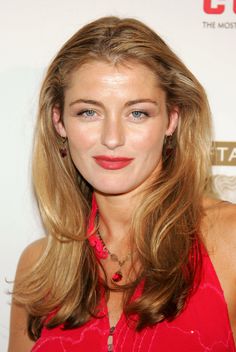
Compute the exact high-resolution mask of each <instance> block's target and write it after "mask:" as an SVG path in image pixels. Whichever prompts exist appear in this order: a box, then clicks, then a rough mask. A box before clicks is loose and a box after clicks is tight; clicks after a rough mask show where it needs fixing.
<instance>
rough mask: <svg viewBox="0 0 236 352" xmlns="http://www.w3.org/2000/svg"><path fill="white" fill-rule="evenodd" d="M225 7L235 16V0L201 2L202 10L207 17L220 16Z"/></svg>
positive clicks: (207, 0) (205, 0)
mask: <svg viewBox="0 0 236 352" xmlns="http://www.w3.org/2000/svg"><path fill="white" fill-rule="evenodd" d="M226 7H228V8H231V9H232V11H233V12H234V13H235V14H236V0H203V10H204V12H205V13H207V14H209V15H221V14H222V13H224V12H225V9H226Z"/></svg>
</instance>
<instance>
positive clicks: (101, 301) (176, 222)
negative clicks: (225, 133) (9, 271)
mask: <svg viewBox="0 0 236 352" xmlns="http://www.w3.org/2000/svg"><path fill="white" fill-rule="evenodd" d="M210 147H211V121H210V112H209V108H208V103H207V98H206V95H205V92H204V90H203V88H202V86H201V85H200V84H199V82H198V81H197V80H196V78H195V77H194V76H193V75H192V74H191V73H190V72H189V70H188V69H187V68H186V67H185V66H184V64H183V63H182V62H181V61H180V60H179V58H178V57H177V56H176V55H175V54H174V53H173V52H172V51H171V49H170V48H169V47H168V46H167V45H166V44H165V43H164V42H163V40H162V39H161V38H160V37H159V36H158V35H157V34H155V33H154V32H153V31H152V30H151V29H149V28H148V27H146V26H145V25H144V24H142V23H141V22H139V21H136V20H133V19H119V18H116V17H105V18H101V19H99V20H97V21H94V22H92V23H90V24H88V25H86V26H85V27H83V28H82V29H81V30H80V31H78V32H77V33H76V34H75V35H74V36H73V37H72V38H71V39H70V40H69V41H68V42H67V43H66V44H65V45H64V46H63V48H62V49H61V50H60V52H59V53H58V55H57V56H56V57H55V59H54V60H53V62H52V64H51V65H50V67H49V69H48V72H47V75H46V78H45V80H44V83H43V86H42V90H41V95H40V103H39V117H38V124H37V129H36V136H35V149H34V163H33V179H34V186H35V192H36V196H37V199H38V204H39V208H40V211H41V215H42V219H43V222H44V225H45V229H46V233H47V237H46V238H44V239H41V240H39V241H37V242H36V243H33V244H31V245H30V246H29V247H28V248H27V249H26V250H25V251H24V253H23V254H22V256H21V259H20V262H19V265H18V270H17V274H16V280H15V288H14V300H13V305H12V313H11V333H10V343H9V352H12V351H18V352H23V351H24V352H26V351H31V350H32V351H34V352H36V351H37V352H38V351H116V352H118V351H146V350H147V351H150V352H153V351H157V350H158V351H160V352H163V351H181V352H183V351H235V344H234V338H236V299H235V297H236V286H235V280H236V259H235V255H234V251H235V247H236V219H235V218H236V217H235V214H236V209H235V206H234V205H232V204H229V203H226V202H222V201H219V200H217V199H214V198H211V197H210V196H209V194H210V193H211V182H210V180H211V175H210ZM223 292H224V293H223ZM233 336H234V337H233Z"/></svg>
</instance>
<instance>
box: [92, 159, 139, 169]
mask: <svg viewBox="0 0 236 352" xmlns="http://www.w3.org/2000/svg"><path fill="white" fill-rule="evenodd" d="M93 158H94V159H95V161H96V163H97V164H98V165H99V166H101V167H102V168H103V169H107V170H118V169H123V168H124V167H126V166H127V165H129V164H130V163H131V162H132V160H133V158H125V157H122V156H121V157H120V156H119V157H118V156H117V157H114V156H108V155H96V156H94V157H93Z"/></svg>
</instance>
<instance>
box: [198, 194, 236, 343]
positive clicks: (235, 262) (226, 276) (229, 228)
mask: <svg viewBox="0 0 236 352" xmlns="http://www.w3.org/2000/svg"><path fill="white" fill-rule="evenodd" d="M203 208H204V218H203V223H202V241H203V242H204V245H205V247H206V249H207V251H208V254H209V257H210V258H211V261H212V264H213V266H214V268H215V271H216V274H217V276H218V279H219V281H220V283H221V287H222V289H223V292H224V297H225V300H226V303H227V307H228V313H229V318H230V323H231V327H232V331H233V333H234V337H235V339H236V300H235V297H236V286H235V282H236V255H235V253H236V204H232V203H229V202H224V201H220V200H214V199H207V200H205V201H204V203H203Z"/></svg>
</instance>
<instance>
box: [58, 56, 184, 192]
mask: <svg viewBox="0 0 236 352" xmlns="http://www.w3.org/2000/svg"><path fill="white" fill-rule="evenodd" d="M61 120H63V123H62V122H61ZM177 120H178V112H177V109H173V111H172V112H171V113H170V114H169V116H168V113H167V109H166V99H165V93H164V91H163V90H162V89H161V88H160V87H159V86H158V83H157V79H156V77H155V76H154V74H153V73H152V71H151V70H150V69H148V68H147V67H146V66H144V65H142V64H139V63H133V62H129V63H128V64H126V65H118V66H114V65H112V64H109V63H105V62H102V61H92V62H89V63H87V64H84V65H83V66H81V67H80V68H79V69H78V70H77V71H75V72H74V73H73V74H72V76H71V81H70V86H69V87H68V88H67V90H66V91H65V104H64V112H63V116H62V119H60V112H59V110H58V109H57V108H54V110H53V122H54V125H55V128H56V130H57V132H58V133H59V134H60V135H61V136H63V137H67V138H68V145H69V149H70V153H71V157H72V159H73V162H74V164H75V166H76V168H77V169H78V170H79V172H80V173H81V174H82V175H83V177H84V178H85V179H86V180H87V181H88V183H90V184H91V185H92V186H93V188H94V189H95V190H97V191H99V192H102V193H105V194H123V193H128V192H132V191H134V190H137V189H139V188H140V186H141V185H143V184H144V183H146V182H147V181H148V179H150V177H151V175H152V174H153V173H154V172H159V170H160V169H161V165H162V148H163V141H164V137H165V135H170V134H172V133H173V132H174V130H175V128H176V125H177Z"/></svg>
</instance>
